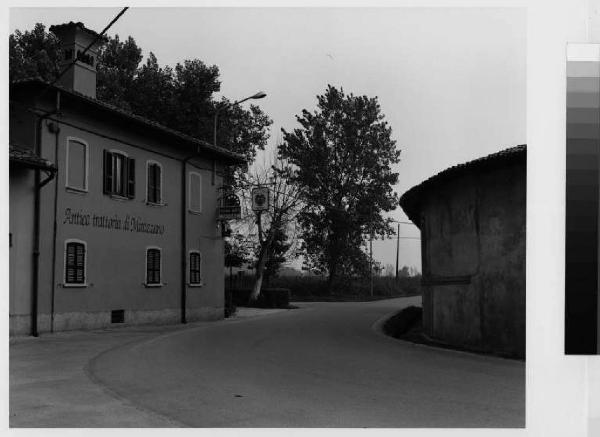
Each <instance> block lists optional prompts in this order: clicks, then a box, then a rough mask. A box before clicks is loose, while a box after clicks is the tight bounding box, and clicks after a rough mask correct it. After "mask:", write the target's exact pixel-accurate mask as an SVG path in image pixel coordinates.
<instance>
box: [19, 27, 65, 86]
mask: <svg viewBox="0 0 600 437" xmlns="http://www.w3.org/2000/svg"><path fill="white" fill-rule="evenodd" d="M8 47H9V49H8V53H9V62H8V65H9V79H10V81H11V82H14V81H15V80H19V79H25V78H37V79H41V80H45V81H52V80H54V78H56V76H58V74H59V72H60V65H59V60H60V54H61V49H60V41H59V40H58V38H57V37H56V36H55V35H53V34H50V33H47V32H46V28H45V26H44V25H43V24H41V23H37V24H36V25H35V27H34V28H33V30H32V31H25V32H21V31H19V30H16V31H15V33H13V34H12V35H10V36H9V38H8Z"/></svg>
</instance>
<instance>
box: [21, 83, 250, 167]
mask: <svg viewBox="0 0 600 437" xmlns="http://www.w3.org/2000/svg"><path fill="white" fill-rule="evenodd" d="M33 86H38V87H51V88H54V89H56V90H60V92H61V93H66V94H68V95H71V96H73V97H75V98H77V99H79V100H81V101H83V102H85V103H87V104H90V105H92V106H95V107H96V108H99V109H103V110H106V111H109V112H111V113H113V114H115V115H118V116H120V117H123V118H125V119H128V120H130V121H135V122H138V123H141V124H144V125H146V126H148V127H151V128H154V129H156V130H159V131H161V132H163V133H166V134H168V135H172V136H174V137H177V138H179V139H181V140H183V141H185V142H187V143H189V144H192V145H194V146H196V147H199V148H201V149H202V150H205V151H208V152H211V153H214V154H215V155H218V156H221V157H223V158H225V160H226V161H228V162H230V163H236V164H243V163H245V162H246V159H245V157H244V155H242V154H239V153H235V152H232V151H230V150H227V149H225V148H223V147H219V146H214V145H212V144H210V143H208V142H206V141H202V140H199V139H197V138H194V137H192V136H190V135H187V134H184V133H183V132H179V131H177V130H175V129H171V128H170V127H167V126H164V125H162V124H160V123H158V122H156V121H153V120H149V119H147V118H144V117H141V116H139V115H136V114H134V113H132V112H129V111H126V110H124V109H121V108H118V107H116V106H114V105H111V104H109V103H105V102H102V101H100V100H98V99H94V98H92V97H89V96H86V95H84V94H81V93H78V92H77V91H73V90H69V89H66V88H64V87H62V86H60V85H56V84H55V85H52V84H50V83H48V82H45V81H42V80H39V79H23V80H18V81H14V82H12V83H11V88H13V87H33Z"/></svg>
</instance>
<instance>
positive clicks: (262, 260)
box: [250, 228, 275, 302]
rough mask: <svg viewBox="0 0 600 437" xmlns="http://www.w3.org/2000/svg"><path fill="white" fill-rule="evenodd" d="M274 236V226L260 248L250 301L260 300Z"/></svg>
mask: <svg viewBox="0 0 600 437" xmlns="http://www.w3.org/2000/svg"><path fill="white" fill-rule="evenodd" d="M274 237H275V232H273V228H271V230H270V231H269V236H268V237H267V240H266V241H265V243H264V244H263V245H262V247H261V248H260V253H259V255H258V261H257V262H256V276H255V281H254V287H253V288H252V293H250V302H253V301H256V300H258V297H259V296H260V289H261V287H262V282H263V277H264V271H265V265H266V264H267V261H268V260H269V251H270V249H271V244H273V240H274Z"/></svg>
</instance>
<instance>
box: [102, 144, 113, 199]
mask: <svg viewBox="0 0 600 437" xmlns="http://www.w3.org/2000/svg"><path fill="white" fill-rule="evenodd" d="M113 177H114V176H113V159H112V153H110V152H109V151H108V150H105V151H104V184H103V187H104V190H103V191H104V194H112V191H113Z"/></svg>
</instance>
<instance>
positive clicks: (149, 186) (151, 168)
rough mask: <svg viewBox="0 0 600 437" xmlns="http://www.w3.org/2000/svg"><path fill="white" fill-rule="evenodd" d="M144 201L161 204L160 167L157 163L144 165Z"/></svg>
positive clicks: (149, 162) (152, 162)
mask: <svg viewBox="0 0 600 437" xmlns="http://www.w3.org/2000/svg"><path fill="white" fill-rule="evenodd" d="M146 201H147V202H148V203H155V204H161V203H162V166H161V165H160V164H159V163H158V162H154V161H148V162H147V163H146Z"/></svg>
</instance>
